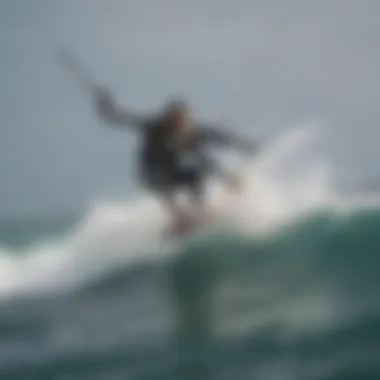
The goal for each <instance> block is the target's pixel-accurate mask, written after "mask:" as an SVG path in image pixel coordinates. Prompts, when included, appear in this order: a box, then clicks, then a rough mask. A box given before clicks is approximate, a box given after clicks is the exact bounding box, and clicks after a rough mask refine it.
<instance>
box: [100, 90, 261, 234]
mask: <svg viewBox="0 0 380 380" xmlns="http://www.w3.org/2000/svg"><path fill="white" fill-rule="evenodd" d="M93 96H94V101H95V105H96V109H97V111H98V115H99V116H100V117H101V118H102V119H103V120H104V121H105V122H107V123H108V124H113V125H118V126H128V127H130V128H132V129H134V130H136V131H138V132H139V133H140V134H141V136H142V145H141V147H140V155H139V170H140V174H141V178H142V179H143V181H144V183H145V186H147V187H148V188H149V189H150V190H151V191H153V192H154V193H155V194H156V195H158V196H159V197H160V198H161V200H162V201H163V202H164V204H165V205H166V206H167V209H168V211H169V213H170V215H171V216H172V218H173V219H172V220H173V222H174V225H175V226H177V227H179V228H181V226H184V223H185V224H186V213H184V211H183V209H182V208H181V206H180V205H179V203H178V202H177V198H176V194H177V190H179V189H186V190H187V191H188V192H189V194H190V195H191V198H192V202H193V203H192V205H193V206H196V207H199V210H202V203H203V200H204V193H205V192H204V182H205V181H204V180H205V178H206V177H207V175H208V174H217V175H219V176H221V177H222V178H223V179H224V180H225V181H226V182H227V183H228V184H229V186H230V188H237V186H238V182H237V178H236V176H231V175H229V174H227V173H226V172H225V171H224V170H222V169H221V168H220V167H219V166H218V165H216V164H215V162H214V161H213V160H211V159H210V157H209V156H207V154H206V151H205V148H206V147H207V146H210V145H219V146H220V145H225V146H231V147H235V148H238V149H240V150H243V151H246V152H253V151H255V150H256V148H257V144H256V143H253V142H250V141H249V140H248V141H247V139H245V138H240V137H237V136H235V135H233V134H232V133H229V132H226V131H225V130H223V129H220V128H218V127H216V126H212V125H204V124H200V123H197V122H195V121H193V120H192V118H191V116H190V110H189V107H188V106H187V104H186V103H185V102H184V101H183V100H181V99H175V100H172V101H171V102H169V103H168V104H167V105H166V107H165V108H164V110H163V112H162V114H158V115H151V116H148V115H143V114H137V113H135V112H132V111H129V110H125V109H122V108H120V107H119V106H118V105H117V104H116V102H115V101H114V98H113V97H112V95H111V93H110V92H109V91H108V90H107V89H105V88H103V87H97V88H96V89H95V90H94V91H93ZM189 156H190V157H192V159H193V161H195V162H193V164H190V165H189V164H186V163H184V162H183V161H184V160H185V159H186V157H189Z"/></svg>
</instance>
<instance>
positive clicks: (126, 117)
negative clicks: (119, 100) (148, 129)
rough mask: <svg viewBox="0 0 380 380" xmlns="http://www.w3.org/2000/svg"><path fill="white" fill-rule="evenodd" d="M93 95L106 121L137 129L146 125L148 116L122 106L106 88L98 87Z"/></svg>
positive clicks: (99, 111) (97, 107)
mask: <svg viewBox="0 0 380 380" xmlns="http://www.w3.org/2000/svg"><path fill="white" fill-rule="evenodd" d="M93 95H94V100H95V105H96V109H97V111H98V115H99V116H100V118H101V119H102V120H104V121H105V122H106V123H108V124H113V125H118V126H127V127H131V128H137V129H140V128H142V127H144V126H145V125H146V123H147V121H148V117H147V116H143V115H141V114H138V113H135V112H132V111H129V110H125V109H122V108H120V107H119V106H118V105H117V104H116V103H115V101H114V99H113V97H112V95H111V94H110V92H108V91H107V90H106V89H104V88H97V89H96V90H94V91H93Z"/></svg>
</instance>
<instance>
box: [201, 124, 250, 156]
mask: <svg viewBox="0 0 380 380" xmlns="http://www.w3.org/2000/svg"><path fill="white" fill-rule="evenodd" d="M197 128H198V133H199V135H198V136H199V142H200V143H201V144H214V145H219V146H230V147H233V148H236V149H239V150H243V151H246V152H250V153H252V152H255V151H256V149H257V144H256V143H255V142H253V141H250V140H248V139H246V138H244V137H239V136H237V135H235V134H233V133H230V132H227V131H226V130H224V129H219V128H216V127H213V126H207V125H198V126H197Z"/></svg>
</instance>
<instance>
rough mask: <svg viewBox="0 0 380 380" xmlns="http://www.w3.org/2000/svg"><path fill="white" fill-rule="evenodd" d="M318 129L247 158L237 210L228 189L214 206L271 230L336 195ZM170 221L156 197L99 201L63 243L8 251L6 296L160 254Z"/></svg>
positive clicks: (3, 278)
mask: <svg viewBox="0 0 380 380" xmlns="http://www.w3.org/2000/svg"><path fill="white" fill-rule="evenodd" d="M316 131H317V130H316V129H315V128H312V127H310V126H308V125H301V126H299V127H297V128H294V129H292V130H290V131H287V132H286V133H284V134H283V135H282V136H280V137H279V138H278V139H277V140H276V141H274V142H273V143H272V144H271V145H270V146H268V147H266V149H265V150H264V151H263V152H262V154H261V155H260V156H259V157H258V158H257V160H256V161H255V162H254V163H250V162H246V163H245V168H244V179H245V181H246V187H245V190H244V191H243V192H242V193H241V194H240V195H239V197H238V199H235V200H234V201H233V202H229V203H228V205H229V207H227V204H223V202H225V201H226V198H225V196H226V195H225V194H224V198H223V193H222V191H221V188H220V187H218V186H217V185H215V186H214V187H213V188H212V189H211V190H212V191H211V195H210V201H211V204H213V206H214V207H218V205H219V206H220V205H223V208H222V209H221V210H223V213H224V214H225V216H227V217H228V218H226V220H227V219H228V222H229V223H230V226H231V227H235V228H237V229H239V230H241V231H245V232H249V233H253V232H260V233H262V232H263V231H270V228H271V227H273V226H277V225H278V223H284V222H287V221H289V218H292V217H295V216H297V215H299V214H300V213H304V212H307V211H309V210H311V209H313V208H315V207H318V206H321V205H326V204H327V203H328V202H330V201H331V200H332V199H333V194H332V192H331V186H330V183H329V176H328V170H327V169H328V167H327V165H326V163H324V162H323V160H321V158H320V157H321V156H320V155H318V154H316V153H314V154H312V147H313V144H314V143H315V142H316V137H317V135H316ZM167 222H168V220H167V217H166V216H165V214H164V212H163V210H162V208H161V207H160V205H159V204H158V203H157V202H156V201H155V200H154V199H152V198H150V197H149V196H148V195H140V196H139V198H138V199H136V198H135V199H132V200H131V201H129V202H98V203H97V204H96V205H95V206H94V207H93V208H92V209H91V210H90V211H89V213H88V214H87V215H85V217H84V218H83V220H82V222H81V223H80V224H79V225H77V226H76V227H75V228H74V229H73V230H72V231H71V233H67V234H66V236H65V237H64V239H63V241H61V242H56V243H53V244H47V243H44V244H42V243H36V244H35V245H32V246H30V247H29V248H28V249H27V250H26V251H24V252H21V253H16V252H13V251H12V250H11V249H10V248H6V247H3V248H0V297H2V298H7V297H10V296H13V295H19V294H27V293H30V292H32V293H33V292H37V293H40V292H49V291H57V290H63V289H67V287H71V286H76V285H78V284H80V283H83V282H85V281H88V280H89V279H91V278H94V276H98V275H100V274H102V273H104V272H106V271H108V270H109V269H110V268H112V267H115V266H118V265H128V263H131V262H135V261H136V260H141V259H146V260H151V259H154V258H157V257H158V253H159V250H160V249H161V248H163V246H162V243H163V240H162V234H163V231H164V228H165V226H166V225H167ZM268 229H269V230H268ZM160 252H161V251H160ZM168 252H169V251H168V248H167V247H166V248H165V254H168Z"/></svg>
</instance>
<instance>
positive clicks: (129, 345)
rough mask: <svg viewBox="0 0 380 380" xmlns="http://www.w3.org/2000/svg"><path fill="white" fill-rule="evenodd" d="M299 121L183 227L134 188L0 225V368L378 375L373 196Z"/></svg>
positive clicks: (33, 375) (378, 210)
mask: <svg viewBox="0 0 380 380" xmlns="http://www.w3.org/2000/svg"><path fill="white" fill-rule="evenodd" d="M317 137H318V135H316V132H315V130H314V129H312V128H307V127H305V126H300V127H299V128H296V129H294V130H291V131H288V132H286V133H285V134H284V135H282V136H280V137H279V138H278V139H277V140H276V141H274V142H273V143H272V144H271V145H270V146H269V147H268V148H267V149H266V150H265V151H264V152H263V153H262V155H261V156H260V158H259V159H258V160H257V161H256V162H254V163H253V164H250V163H248V162H245V166H244V170H243V172H244V178H245V181H246V183H245V187H244V190H243V191H242V193H241V194H240V195H239V196H238V197H235V198H233V200H231V199H232V197H231V196H230V195H226V194H225V193H223V189H222V188H220V186H218V184H214V185H213V184H211V185H210V204H211V205H213V207H214V208H215V210H217V211H218V212H220V215H221V217H220V221H221V222H220V224H218V225H217V226H215V228H212V229H211V228H210V229H207V230H203V231H200V232H199V233H197V234H195V235H193V236H190V237H188V238H186V239H182V240H169V239H167V237H166V236H165V233H164V232H165V228H166V227H167V225H168V220H167V219H166V217H165V214H164V212H163V211H162V209H161V208H160V205H159V204H157V203H156V202H155V200H154V199H151V198H150V197H149V196H148V195H145V194H142V193H141V194H136V195H131V196H129V197H126V198H127V200H126V201H125V202H112V201H110V200H108V201H107V200H104V199H103V200H102V201H99V200H98V201H96V202H94V204H93V207H90V208H89V209H88V212H87V213H85V214H84V215H82V216H81V217H75V218H74V217H73V218H60V217H57V218H49V219H46V220H43V219H38V220H33V219H28V220H18V221H9V222H7V221H4V222H3V223H2V224H1V225H0V302H1V304H0V305H1V307H0V379H1V380H7V379H30V380H32V379H38V380H40V379H60V380H69V379H70V380H74V379H105V380H108V379H139V380H140V379H141V380H143V379H144V380H145V379H163V380H164V379H165V380H166V379H168V380H169V379H181V380H182V379H210V380H211V379H212V380H214V379H215V380H216V379H218V380H222V379H226V380H229V379H233V380H239V379H243V380H245V379H247V380H250V379H263V380H274V379H275V380H280V379H281V380H282V379H289V380H290V379H313V380H314V379H315V380H317V379H320V380H322V379H323V380H349V379H355V380H367V379H374V380H378V379H380V259H379V257H380V256H379V255H380V197H378V196H377V195H376V193H372V194H365V193H364V192H363V193H356V194H355V195H354V194H349V193H344V194H343V193H342V192H340V191H337V190H336V187H335V186H334V179H335V174H334V171H333V166H332V165H331V164H330V163H328V162H325V160H323V159H322V158H321V157H323V155H321V153H320V152H318V149H317V148H316V146H317V145H318V144H317V143H318V139H317Z"/></svg>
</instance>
